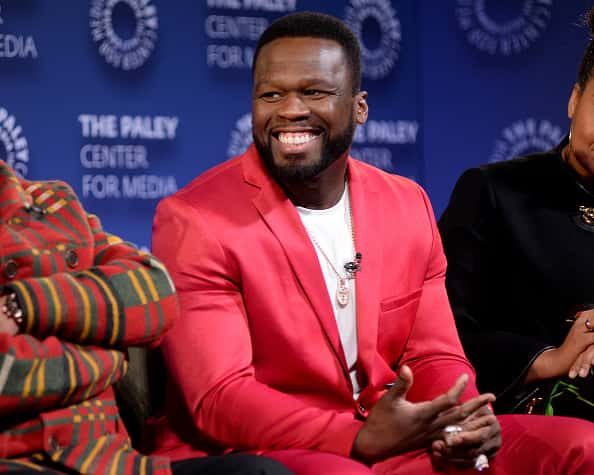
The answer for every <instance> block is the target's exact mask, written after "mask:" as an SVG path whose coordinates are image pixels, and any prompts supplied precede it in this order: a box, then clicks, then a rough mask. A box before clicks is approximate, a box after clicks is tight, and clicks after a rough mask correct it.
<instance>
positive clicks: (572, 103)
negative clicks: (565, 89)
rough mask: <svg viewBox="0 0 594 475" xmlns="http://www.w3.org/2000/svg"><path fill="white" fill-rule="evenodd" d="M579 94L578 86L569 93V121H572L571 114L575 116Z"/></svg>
mask: <svg viewBox="0 0 594 475" xmlns="http://www.w3.org/2000/svg"><path fill="white" fill-rule="evenodd" d="M581 93H582V92H581V90H580V86H579V84H575V85H574V86H573V90H572V91H571V96H569V102H568V103H567V117H569V118H570V119H573V114H575V108H576V107H577V104H578V101H579V99H580V95H581Z"/></svg>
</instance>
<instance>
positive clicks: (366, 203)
mask: <svg viewBox="0 0 594 475" xmlns="http://www.w3.org/2000/svg"><path fill="white" fill-rule="evenodd" d="M349 177H350V185H349V186H350V194H351V203H352V210H353V227H354V230H355V246H356V249H357V252H360V253H361V270H360V271H359V272H357V274H356V292H357V344H358V360H357V364H358V367H357V371H358V375H359V381H360V383H362V386H367V385H368V384H370V383H373V382H374V381H378V379H381V378H380V374H375V373H376V372H379V371H381V368H383V365H381V366H378V365H376V364H375V361H376V356H377V331H378V315H379V306H380V285H381V273H382V269H383V267H384V260H385V259H386V258H387V257H389V256H384V255H383V254H382V246H381V241H382V240H383V239H391V237H390V236H389V232H387V230H385V229H383V228H382V223H383V220H382V219H381V217H382V215H383V213H385V212H387V211H386V210H384V209H383V202H382V197H381V194H380V193H378V192H377V191H376V190H375V189H373V187H372V185H371V184H370V183H369V182H368V180H367V179H366V176H365V169H364V168H362V166H361V165H360V164H358V162H356V161H354V160H352V159H351V160H350V162H349ZM384 378H385V375H384Z"/></svg>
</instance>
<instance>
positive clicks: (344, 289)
mask: <svg viewBox="0 0 594 475" xmlns="http://www.w3.org/2000/svg"><path fill="white" fill-rule="evenodd" d="M347 193H348V191H347ZM348 201H349V206H348V211H349V220H348V224H349V230H350V232H351V240H352V243H353V250H355V255H354V257H353V260H352V261H349V262H347V263H346V264H345V265H344V268H345V271H346V276H344V277H343V276H342V275H340V272H338V270H336V267H334V264H333V263H332V261H331V260H330V258H329V257H328V256H327V255H326V253H325V252H324V249H323V248H322V246H321V245H320V243H319V242H318V241H317V240H316V238H315V237H314V235H313V234H312V232H311V231H310V230H309V229H308V228H307V227H306V226H305V230H306V231H307V234H308V235H309V238H310V239H311V242H313V243H314V245H315V246H316V247H317V248H318V250H319V251H320V254H322V256H323V257H324V259H325V260H326V262H327V263H328V265H329V266H330V269H332V272H334V274H336V278H337V279H338V284H337V286H336V301H337V302H338V305H340V306H341V307H343V308H344V307H346V306H347V305H348V304H349V299H350V296H351V289H350V288H349V285H348V281H349V280H352V279H354V278H355V273H357V272H358V271H359V270H360V269H361V254H360V253H359V252H357V251H356V247H355V230H354V227H353V210H352V208H351V200H350V199H349V200H348Z"/></svg>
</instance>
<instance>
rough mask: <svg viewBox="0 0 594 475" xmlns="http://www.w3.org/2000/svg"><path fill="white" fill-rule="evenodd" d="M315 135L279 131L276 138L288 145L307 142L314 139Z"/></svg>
mask: <svg viewBox="0 0 594 475" xmlns="http://www.w3.org/2000/svg"><path fill="white" fill-rule="evenodd" d="M315 138H316V136H315V135H314V134H310V133H307V134H304V133H288V132H281V133H280V134H278V140H279V141H280V142H281V143H286V144H290V145H301V144H304V143H307V142H310V141H312V140H313V139H315Z"/></svg>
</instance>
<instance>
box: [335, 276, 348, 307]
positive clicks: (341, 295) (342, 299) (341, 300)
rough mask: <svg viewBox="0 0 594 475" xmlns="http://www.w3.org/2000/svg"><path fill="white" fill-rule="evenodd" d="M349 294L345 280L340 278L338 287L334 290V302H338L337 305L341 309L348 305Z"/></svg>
mask: <svg viewBox="0 0 594 475" xmlns="http://www.w3.org/2000/svg"><path fill="white" fill-rule="evenodd" d="M350 294H351V291H350V290H349V286H348V284H347V280H346V279H343V278H342V277H339V278H338V287H337V288H336V300H337V301H338V305H340V306H341V307H346V306H347V304H348V303H349V296H350Z"/></svg>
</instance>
